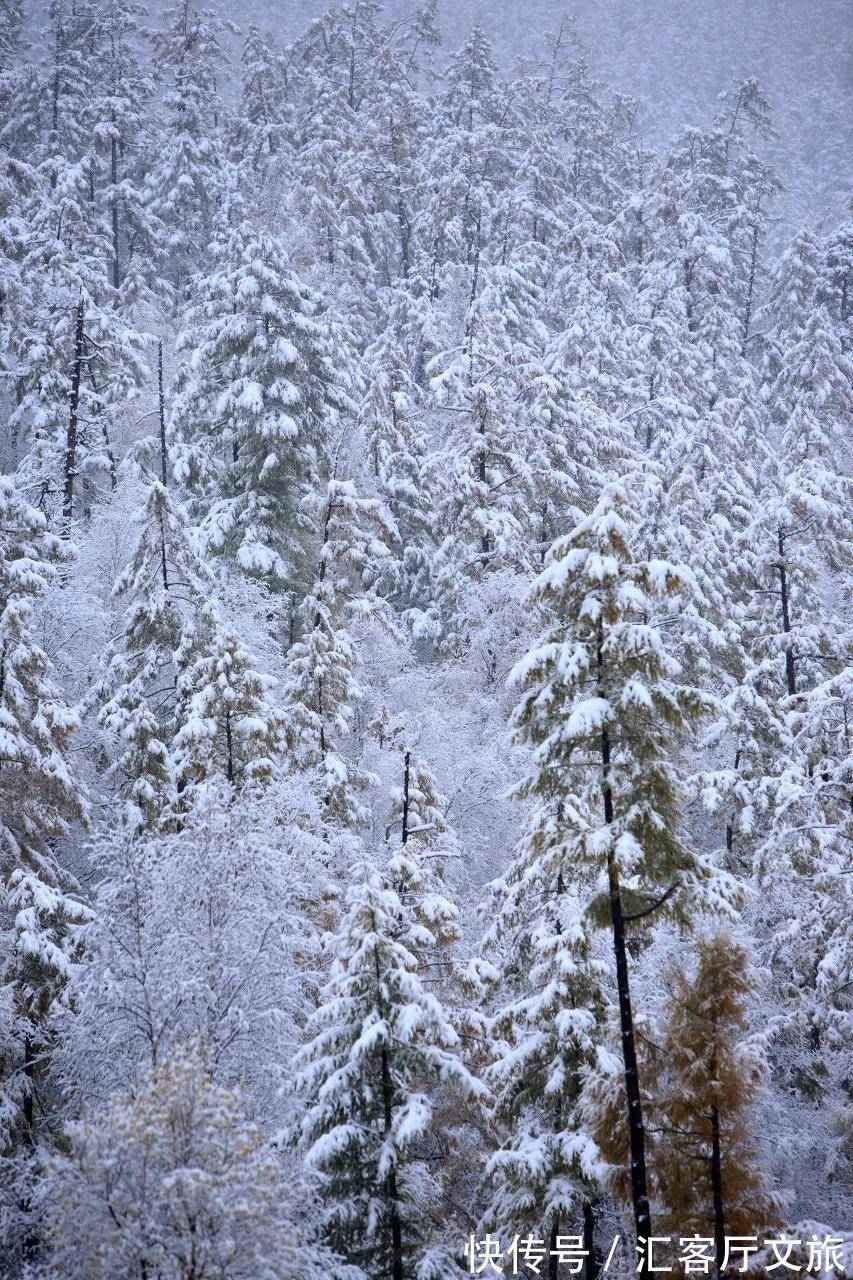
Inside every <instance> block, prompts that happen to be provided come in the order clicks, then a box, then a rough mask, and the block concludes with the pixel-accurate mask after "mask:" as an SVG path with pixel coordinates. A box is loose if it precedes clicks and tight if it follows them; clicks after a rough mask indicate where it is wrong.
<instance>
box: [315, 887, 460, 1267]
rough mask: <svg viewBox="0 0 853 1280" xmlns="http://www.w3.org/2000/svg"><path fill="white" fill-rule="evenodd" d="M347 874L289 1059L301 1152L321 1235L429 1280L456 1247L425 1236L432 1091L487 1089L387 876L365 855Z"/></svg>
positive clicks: (432, 1178) (368, 1260) (376, 1262)
mask: <svg viewBox="0 0 853 1280" xmlns="http://www.w3.org/2000/svg"><path fill="white" fill-rule="evenodd" d="M355 875H356V878H355V880H354V883H353V885H352V887H351V889H350V895H349V907H348V909H347V912H346V914H345V916H344V918H343V920H342V921H341V923H340V926H339V927H338V929H337V930H336V933H335V934H334V935H330V937H329V941H328V946H329V952H330V955H331V957H332V971H331V975H330V978H329V981H328V983H327V985H326V987H325V988H324V991H323V998H322V1004H321V1005H320V1007H319V1008H318V1010H317V1013H316V1015H315V1016H314V1018H313V1020H312V1022H311V1024H310V1031H311V1039H310V1040H309V1042H308V1044H307V1045H306V1047H305V1049H304V1050H303V1051H302V1052H301V1054H300V1055H298V1058H297V1064H298V1066H299V1076H298V1081H297V1083H298V1087H299V1088H300V1090H301V1092H302V1093H303V1095H304V1096H305V1099H306V1103H307V1110H306V1112H305V1115H304V1118H303V1120H302V1123H301V1136H302V1141H303V1143H304V1145H305V1149H306V1162H307V1166H308V1168H309V1169H311V1170H313V1171H314V1172H315V1173H316V1175H317V1176H318V1179H319V1185H320V1191H321V1195H322V1196H323V1199H324V1202H325V1210H324V1215H323V1229H324V1234H325V1236H326V1238H327V1239H328V1240H329V1242H330V1243H331V1244H332V1246H333V1247H334V1248H336V1249H337V1250H338V1251H339V1252H340V1253H342V1254H343V1255H344V1256H345V1257H346V1258H347V1260H348V1261H350V1262H363V1263H364V1265H369V1266H370V1269H371V1274H374V1275H376V1276H387V1277H390V1280H411V1278H413V1277H415V1276H418V1277H421V1276H423V1277H435V1280H438V1278H439V1277H440V1276H446V1275H447V1274H448V1271H449V1270H450V1269H451V1268H452V1267H453V1266H454V1259H455V1254H456V1250H454V1247H453V1245H452V1243H448V1242H447V1241H446V1240H444V1239H442V1238H440V1239H439V1240H438V1241H436V1242H433V1241H430V1240H429V1238H428V1234H427V1230H426V1227H427V1223H428V1216H429V1215H430V1207H431V1205H432V1204H434V1203H435V1198H436V1196H437V1194H438V1193H439V1190H438V1187H437V1185H436V1182H437V1178H436V1175H435V1174H434V1173H433V1172H432V1170H431V1168H430V1164H429V1161H428V1158H427V1151H426V1149H425V1147H424V1142H425V1140H426V1139H427V1138H428V1136H429V1133H430V1128H431V1123H432V1116H433V1112H434V1108H435V1105H436V1094H437V1093H438V1092H443V1091H445V1090H451V1091H452V1092H453V1093H455V1094H456V1095H458V1096H459V1097H460V1098H461V1099H468V1100H476V1099H478V1098H481V1097H482V1096H483V1094H484V1088H483V1086H482V1085H481V1084H480V1083H479V1082H478V1081H477V1080H476V1079H475V1078H474V1077H473V1076H472V1075H471V1074H470V1072H469V1071H468V1070H467V1068H466V1067H465V1066H464V1064H463V1062H462V1059H461V1057H460V1055H459V1037H458V1034H457V1032H456V1031H455V1030H454V1027H453V1025H452V1022H451V1020H450V1019H449V1017H448V1015H447V1014H446V1012H445V1010H444V1009H443V1008H442V1006H441V1004H440V1003H439V1001H438V1000H437V999H436V997H435V996H434V995H433V994H431V993H430V992H429V991H428V989H427V987H426V985H425V983H424V978H423V975H422V974H421V973H420V972H419V967H418V962H417V959H416V956H415V954H414V952H413V950H412V949H411V946H410V932H411V928H412V926H411V924H410V922H409V920H408V918H407V913H406V909H405V907H404V905H403V903H402V902H401V900H400V898H399V896H398V895H397V893H396V892H395V891H394V889H393V887H392V886H391V884H390V882H389V880H388V878H387V876H382V875H381V874H380V873H379V872H378V871H377V870H376V869H375V868H374V867H372V866H370V864H366V865H364V866H362V867H360V868H358V869H357V870H356V873H355ZM443 1234H444V1233H442V1236H443Z"/></svg>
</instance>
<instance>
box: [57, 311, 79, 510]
mask: <svg viewBox="0 0 853 1280" xmlns="http://www.w3.org/2000/svg"><path fill="white" fill-rule="evenodd" d="M83 317H84V308H83V299H82V298H81V299H80V301H79V302H78V303H77V321H76V324H75V327H74V363H73V365H72V367H71V397H70V400H69V405H68V432H67V435H66V443H65V484H64V488H63V502H62V514H63V516H64V517H65V519H66V520H70V519H71V518H72V516H73V515H74V480H75V477H76V475H77V419H78V412H79V408H80V380H81V377H82V373H83Z"/></svg>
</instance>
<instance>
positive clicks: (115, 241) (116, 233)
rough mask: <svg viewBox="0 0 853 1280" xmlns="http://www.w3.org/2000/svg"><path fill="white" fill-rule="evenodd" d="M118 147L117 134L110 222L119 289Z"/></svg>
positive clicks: (113, 147) (115, 285) (113, 149)
mask: <svg viewBox="0 0 853 1280" xmlns="http://www.w3.org/2000/svg"><path fill="white" fill-rule="evenodd" d="M113 123H115V114H113ZM117 151H118V148H117V145H116V140H115V136H113V137H112V138H110V182H111V184H112V199H111V201H110V222H111V224H112V236H113V288H114V289H117V288H118V287H119V285H120V284H121V263H120V261H119V230H118V195H117V192H116V188H117V187H118V154H117Z"/></svg>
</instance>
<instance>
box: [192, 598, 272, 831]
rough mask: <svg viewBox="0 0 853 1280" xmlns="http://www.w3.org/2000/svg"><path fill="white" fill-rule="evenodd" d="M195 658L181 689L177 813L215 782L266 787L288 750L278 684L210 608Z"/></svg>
mask: <svg viewBox="0 0 853 1280" xmlns="http://www.w3.org/2000/svg"><path fill="white" fill-rule="evenodd" d="M197 653H198V656H197V657H196V658H195V660H194V661H192V662H191V663H189V664H188V665H184V666H183V670H182V671H181V672H180V675H179V676H178V683H177V722H178V729H177V732H176V733H175V736H174V739H173V741H172V744H171V751H170V757H169V774H170V781H171V783H172V784H173V786H174V787H175V788H176V789H177V790H176V796H175V799H174V801H173V805H175V806H177V807H178V808H183V807H184V806H185V805H186V804H187V803H191V802H192V798H193V793H194V790H195V788H197V787H198V786H199V784H200V783H202V782H205V781H208V780H211V779H214V778H216V777H217V776H218V777H224V778H225V780H226V781H227V782H228V783H229V784H230V785H231V786H233V787H239V786H243V785H247V786H248V785H253V784H254V785H256V784H258V783H261V782H265V781H269V779H270V778H271V777H272V774H273V770H274V768H275V764H276V760H277V758H279V757H280V756H281V755H282V753H283V751H284V747H285V719H284V715H283V712H282V710H281V708H280V707H279V706H278V705H277V704H276V702H275V701H274V699H273V697H272V696H271V694H272V690H273V689H274V687H275V685H276V681H275V680H274V679H273V678H272V677H271V676H268V675H264V674H263V673H262V672H260V671H258V670H256V667H255V662H254V659H253V657H252V655H251V654H250V653H249V651H248V650H247V649H246V648H245V646H244V645H243V644H242V643H241V642H240V640H239V639H238V637H237V635H236V634H235V633H234V631H233V630H232V629H230V628H228V627H226V626H224V625H223V624H222V622H221V621H220V620H219V618H218V617H217V616H216V614H215V612H213V611H212V610H211V611H209V626H208V628H207V629H206V634H204V635H202V637H201V638H200V640H199V643H198V645H197ZM182 665H183V664H182Z"/></svg>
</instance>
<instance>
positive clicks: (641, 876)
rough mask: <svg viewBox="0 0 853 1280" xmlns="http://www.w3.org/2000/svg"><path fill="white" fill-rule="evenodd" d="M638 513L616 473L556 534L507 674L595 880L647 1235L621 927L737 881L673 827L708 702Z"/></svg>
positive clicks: (666, 575)
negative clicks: (688, 743)
mask: <svg viewBox="0 0 853 1280" xmlns="http://www.w3.org/2000/svg"><path fill="white" fill-rule="evenodd" d="M635 522H636V512H635V511H634V510H632V506H631V498H630V495H629V491H628V489H627V488H626V486H625V485H624V484H622V483H614V484H612V485H608V486H607V487H606V488H605V489H604V491H603V493H602V496H601V499H600V501H599V503H598V505H597V507H596V508H595V510H594V512H593V513H592V515H590V516H589V517H588V518H587V519H586V520H584V521H582V522H581V523H580V524H579V525H578V526H577V527H576V528H575V529H574V530H573V531H572V532H571V533H570V534H568V535H567V536H566V537H565V538H563V539H559V540H558V541H557V542H556V543H555V544H554V546H553V547H552V548H551V551H550V553H549V557H548V562H547V564H546V567H545V569H544V570H543V572H542V574H541V575H540V577H539V578H538V580H537V582H536V585H535V587H534V590H533V592H532V602H533V603H536V604H541V605H544V606H545V607H546V608H551V609H553V610H554V612H555V613H556V615H557V616H556V618H555V620H554V622H553V623H552V624H551V626H550V627H549V630H548V632H547V633H546V635H545V636H544V637H543V640H542V641H541V643H540V644H539V645H537V646H536V647H534V648H533V649H532V650H531V652H530V653H529V654H528V655H527V657H526V658H524V659H523V660H522V662H520V663H519V664H518V665H517V667H516V668H515V671H514V676H513V678H514V680H515V682H516V683H517V684H518V685H520V686H521V687H522V688H523V690H524V694H523V698H522V700H521V702H520V704H519V707H518V709H517V711H516V714H515V726H516V732H517V734H518V736H519V738H520V740H522V741H528V742H530V743H531V745H532V747H533V772H531V774H530V776H529V777H528V778H527V779H526V781H525V782H524V783H523V784H522V788H521V790H522V794H527V795H531V796H535V797H537V798H542V799H558V798H562V799H563V801H564V806H565V823H566V831H565V835H564V836H563V842H564V843H565V846H566V849H567V851H568V854H569V856H570V857H571V858H572V859H573V861H574V862H575V863H576V864H577V866H578V867H579V868H583V867H587V868H589V869H590V871H591V872H592V873H593V875H594V876H595V878H596V882H595V885H594V888H593V890H592V892H591V893H590V894H589V896H588V897H587V900H586V902H585V903H584V909H585V911H586V913H587V916H588V918H589V919H590V921H591V922H593V923H594V924H595V925H597V926H598V927H602V926H604V927H608V928H609V930H610V932H611V934H612V940H613V947H614V954H615V959H616V978H617V988H618V997H619V1013H620V1024H621V1038H622V1051H623V1061H624V1078H625V1095H624V1103H625V1107H626V1112H627V1117H628V1127H629V1132H630V1150H631V1190H632V1203H633V1208H634V1220H635V1227H636V1234H637V1239H638V1242H640V1241H641V1240H648V1238H649V1236H650V1235H651V1234H652V1232H651V1218H650V1205H649V1179H648V1173H647V1168H646V1154H645V1146H646V1140H645V1128H644V1121H643V1115H642V1101H641V1091H640V1079H639V1076H638V1067H637V1050H636V1041H635V1030H634V1016H633V1006H632V999H631V989H630V980H629V970H628V951H627V945H626V944H627V936H628V933H629V931H630V925H631V924H632V923H634V922H635V921H637V920H641V919H648V918H649V917H650V916H651V915H653V914H658V915H660V914H674V915H675V916H679V915H680V916H682V917H684V915H685V913H689V912H692V911H695V910H696V904H697V901H699V902H701V901H704V902H706V903H708V905H709V906H715V907H717V908H719V909H723V910H725V909H726V908H727V907H729V902H730V899H731V898H732V897H733V896H734V887H733V885H732V884H731V883H730V882H729V881H728V880H727V879H726V878H724V877H721V876H719V875H718V874H715V873H714V871H713V869H712V867H711V866H710V865H709V864H708V863H707V862H706V861H705V860H703V858H702V857H701V856H700V855H698V854H696V853H694V852H692V851H691V850H689V849H688V848H686V846H685V845H684V844H683V843H682V840H681V838H680V836H679V830H678V827H679V816H680V806H681V803H682V796H683V789H682V787H683V784H682V782H681V779H680V777H679V773H678V770H677V768H676V766H675V763H674V761H673V755H674V739H675V737H676V735H677V734H679V733H680V732H682V731H683V730H684V729H685V728H686V727H687V726H688V725H689V724H690V722H691V721H692V720H695V719H696V717H697V716H698V715H700V714H702V713H703V712H704V711H705V710H706V708H707V706H708V700H707V698H706V697H705V695H703V694H701V693H700V692H699V691H698V690H696V689H692V688H690V687H688V686H686V685H683V684H679V683H678V676H679V672H680V668H679V665H678V663H677V662H676V661H675V660H674V658H672V656H671V655H670V654H669V653H668V652H667V650H666V648H665V646H664V643H663V640H662V638H661V635H660V631H659V629H658V627H657V626H656V625H655V609H656V607H659V605H660V602H661V601H663V600H665V599H666V597H667V596H669V595H673V594H675V593H679V592H680V593H684V594H687V593H689V591H690V589H691V579H690V576H689V574H688V573H687V571H686V570H684V569H679V568H677V567H675V566H674V565H672V564H669V563H667V562H666V561H660V560H651V561H643V560H635V559H634V556H633V554H632V549H631V541H632V537H633V536H635V532H636V525H635ZM632 526H633V527H632ZM641 1267H645V1268H647V1267H648V1255H647V1252H646V1251H645V1250H644V1251H643V1252H642V1254H641Z"/></svg>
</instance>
